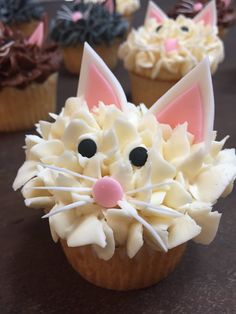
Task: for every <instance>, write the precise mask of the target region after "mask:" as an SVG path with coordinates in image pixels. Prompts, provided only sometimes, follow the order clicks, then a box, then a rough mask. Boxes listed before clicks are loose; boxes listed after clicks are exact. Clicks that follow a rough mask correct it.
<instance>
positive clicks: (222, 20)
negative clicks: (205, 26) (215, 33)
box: [168, 0, 236, 38]
mask: <svg viewBox="0 0 236 314" xmlns="http://www.w3.org/2000/svg"><path fill="white" fill-rule="evenodd" d="M208 2H209V0H180V1H178V2H177V3H176V4H175V5H174V6H173V8H171V9H170V11H169V12H168V15H169V16H170V17H171V18H176V17H177V16H178V15H180V14H182V15H185V16H187V17H189V18H193V17H194V16H195V15H196V14H198V13H199V12H200V11H201V10H202V9H203V8H204V6H205V5H206V4H207V3H208ZM233 3H234V1H231V0H216V6H217V24H218V28H219V35H220V37H221V38H223V37H224V35H225V34H226V33H227V32H228V30H229V28H230V27H232V26H233V25H235V23H236V9H235V7H234V4H233Z"/></svg>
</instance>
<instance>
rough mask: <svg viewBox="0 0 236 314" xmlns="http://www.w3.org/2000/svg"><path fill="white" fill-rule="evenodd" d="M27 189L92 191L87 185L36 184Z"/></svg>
mask: <svg viewBox="0 0 236 314" xmlns="http://www.w3.org/2000/svg"><path fill="white" fill-rule="evenodd" d="M26 189H27V190H28V189H29V190H55V191H65V192H91V191H92V189H91V188H86V187H69V186H35V187H27V188H26Z"/></svg>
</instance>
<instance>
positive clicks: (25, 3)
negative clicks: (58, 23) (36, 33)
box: [0, 0, 44, 24]
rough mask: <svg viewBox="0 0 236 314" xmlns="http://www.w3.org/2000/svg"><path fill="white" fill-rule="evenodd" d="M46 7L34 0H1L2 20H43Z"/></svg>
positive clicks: (5, 21)
mask: <svg viewBox="0 0 236 314" xmlns="http://www.w3.org/2000/svg"><path fill="white" fill-rule="evenodd" d="M43 14H44V8H43V7H42V6H41V5H40V4H39V3H38V2H37V1H34V0H0V21H2V22H3V23H5V24H17V23H24V22H29V21H31V20H41V19H42V17H43Z"/></svg>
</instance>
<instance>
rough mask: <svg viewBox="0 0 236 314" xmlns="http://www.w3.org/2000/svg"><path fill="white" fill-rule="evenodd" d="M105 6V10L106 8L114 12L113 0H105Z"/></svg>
mask: <svg viewBox="0 0 236 314" xmlns="http://www.w3.org/2000/svg"><path fill="white" fill-rule="evenodd" d="M105 7H106V8H107V10H108V11H109V12H110V13H113V12H114V3H113V0H106V2H105Z"/></svg>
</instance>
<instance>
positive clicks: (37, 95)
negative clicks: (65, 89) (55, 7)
mask: <svg viewBox="0 0 236 314" xmlns="http://www.w3.org/2000/svg"><path fill="white" fill-rule="evenodd" d="M59 64H60V55H59V53H58V50H57V47H56V45H43V23H40V24H39V26H38V27H37V29H36V30H35V32H34V33H33V34H32V35H31V37H30V38H29V39H28V40H25V38H24V37H23V36H22V34H21V33H20V32H16V33H13V32H12V30H11V29H10V28H8V27H7V26H4V25H3V24H0V131H2V132H6V131H16V130H23V129H29V128H31V127H33V125H34V124H35V123H36V122H37V121H38V120H41V119H46V118H47V116H48V113H49V112H54V111H55V108H56V85H57V73H56V72H57V70H58V68H59Z"/></svg>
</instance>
